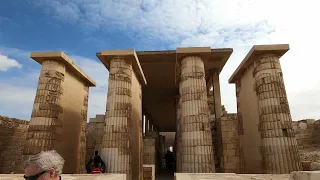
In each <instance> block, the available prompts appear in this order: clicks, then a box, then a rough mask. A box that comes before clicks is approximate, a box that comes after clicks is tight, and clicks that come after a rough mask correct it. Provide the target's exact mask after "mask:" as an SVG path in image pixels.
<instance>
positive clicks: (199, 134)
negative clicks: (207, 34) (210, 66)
mask: <svg viewBox="0 0 320 180" xmlns="http://www.w3.org/2000/svg"><path fill="white" fill-rule="evenodd" d="M180 96H181V120H180V121H181V122H180V127H179V131H180V132H179V133H180V135H181V146H180V147H181V151H180V152H181V158H182V164H181V165H182V166H181V171H182V172H187V173H210V172H214V161H213V150H212V137H211V129H210V123H209V114H208V112H209V110H208V102H207V87H206V81H205V72H204V63H203V61H202V59H201V58H200V57H197V56H187V57H185V58H183V59H182V61H181V83H180Z"/></svg>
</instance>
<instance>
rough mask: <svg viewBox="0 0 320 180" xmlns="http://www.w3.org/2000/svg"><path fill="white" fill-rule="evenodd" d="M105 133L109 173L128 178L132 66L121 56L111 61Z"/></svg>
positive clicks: (105, 149)
mask: <svg viewBox="0 0 320 180" xmlns="http://www.w3.org/2000/svg"><path fill="white" fill-rule="evenodd" d="M109 71H110V73H109V84H108V98H107V110H106V117H105V134H104V136H103V143H102V150H101V151H102V156H103V157H104V160H105V163H106V166H107V169H106V172H108V173H121V174H127V178H128V179H131V176H132V170H131V166H130V160H131V157H130V155H131V150H130V134H131V128H130V121H131V119H130V117H131V86H132V85H131V81H132V77H131V76H132V64H131V62H128V61H125V60H124V59H123V58H121V57H116V58H114V59H113V60H111V61H110V70H109Z"/></svg>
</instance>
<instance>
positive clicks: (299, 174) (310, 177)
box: [289, 171, 320, 180]
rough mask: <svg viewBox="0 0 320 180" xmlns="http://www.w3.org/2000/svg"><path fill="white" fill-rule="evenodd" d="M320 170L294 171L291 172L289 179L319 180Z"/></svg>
mask: <svg viewBox="0 0 320 180" xmlns="http://www.w3.org/2000/svg"><path fill="white" fill-rule="evenodd" d="M318 179H320V171H294V172H292V173H290V178H289V180H318Z"/></svg>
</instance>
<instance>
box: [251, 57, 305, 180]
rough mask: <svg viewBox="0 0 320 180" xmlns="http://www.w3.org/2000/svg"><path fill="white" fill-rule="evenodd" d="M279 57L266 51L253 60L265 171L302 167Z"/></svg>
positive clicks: (298, 168)
mask: <svg viewBox="0 0 320 180" xmlns="http://www.w3.org/2000/svg"><path fill="white" fill-rule="evenodd" d="M279 58H280V57H279V56H278V55H276V54H273V53H267V54H266V53H264V54H260V55H258V56H256V57H255V59H254V62H253V63H254V64H253V66H254V70H253V77H254V79H255V85H254V89H255V91H256V94H257V96H258V100H259V115H260V122H259V130H260V131H261V138H262V150H261V152H262V156H263V171H264V173H267V174H287V173H290V172H292V171H298V170H301V169H302V166H301V162H300V157H299V154H298V149H297V141H296V139H295V136H294V133H293V129H292V119H291V114H290V109H289V105H288V100H287V95H286V90H285V86H284V82H283V77H282V71H281V66H280V62H279Z"/></svg>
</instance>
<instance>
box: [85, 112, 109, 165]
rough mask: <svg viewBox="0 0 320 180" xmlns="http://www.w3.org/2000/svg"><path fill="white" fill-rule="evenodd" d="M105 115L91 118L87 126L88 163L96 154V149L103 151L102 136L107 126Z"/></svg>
mask: <svg viewBox="0 0 320 180" xmlns="http://www.w3.org/2000/svg"><path fill="white" fill-rule="evenodd" d="M104 119H105V115H96V117H95V118H90V120H89V122H88V123H87V126H86V163H87V162H88V161H90V160H91V159H92V157H93V156H94V151H99V153H101V147H102V138H103V134H104V128H105V122H104Z"/></svg>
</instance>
